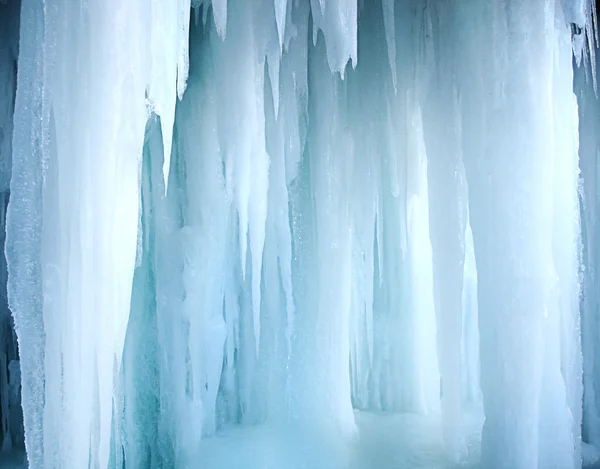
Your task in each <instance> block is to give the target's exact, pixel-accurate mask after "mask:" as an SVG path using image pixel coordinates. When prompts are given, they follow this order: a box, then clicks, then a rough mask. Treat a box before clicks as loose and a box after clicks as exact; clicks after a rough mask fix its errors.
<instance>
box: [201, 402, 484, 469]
mask: <svg viewBox="0 0 600 469" xmlns="http://www.w3.org/2000/svg"><path fill="white" fill-rule="evenodd" d="M356 422H357V426H358V429H359V437H358V439H357V440H356V441H353V442H352V443H349V444H341V443H339V442H337V443H336V438H335V436H331V435H330V436H327V437H325V436H323V435H316V434H312V435H304V436H302V437H299V434H298V433H296V432H295V433H291V432H289V431H288V432H285V431H278V430H276V429H273V428H268V427H266V426H261V427H254V428H251V427H246V428H243V427H237V428H234V427H232V428H230V429H227V430H225V431H223V432H221V433H220V434H219V435H218V436H217V437H215V438H212V439H209V440H205V442H204V443H203V444H202V447H201V448H200V452H199V454H200V456H199V458H198V459H199V461H198V463H199V464H198V467H202V468H204V469H222V468H224V467H226V468H228V469H413V468H414V469H417V468H424V469H425V468H426V469H450V468H452V469H454V468H457V467H460V468H475V467H477V466H476V463H475V462H476V461H477V460H479V446H480V445H479V438H478V435H479V434H480V430H481V423H482V419H481V418H478V417H476V416H474V415H473V416H471V417H469V418H468V421H467V424H466V433H467V434H468V437H467V440H468V442H469V443H468V451H469V454H468V456H467V459H466V460H465V461H464V462H463V463H462V464H460V465H453V464H450V463H448V461H447V460H446V459H445V458H444V456H443V454H442V452H441V444H440V430H439V418H438V417H437V416H431V417H423V416H416V415H381V414H379V415H376V414H371V413H364V412H357V413H356Z"/></svg>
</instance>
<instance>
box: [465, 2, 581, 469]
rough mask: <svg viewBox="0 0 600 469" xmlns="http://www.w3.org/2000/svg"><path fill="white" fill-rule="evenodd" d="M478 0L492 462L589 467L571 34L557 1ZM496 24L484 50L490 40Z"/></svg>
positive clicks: (470, 8) (468, 52)
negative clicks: (582, 433)
mask: <svg viewBox="0 0 600 469" xmlns="http://www.w3.org/2000/svg"><path fill="white" fill-rule="evenodd" d="M467 3H468V4H467ZM467 3H465V4H461V5H460V7H459V8H458V14H459V18H460V21H459V22H458V23H457V25H460V26H459V31H457V32H456V38H457V40H458V41H459V44H460V47H459V50H460V57H459V60H458V62H457V66H458V69H457V70H458V74H457V76H458V81H459V87H460V90H461V101H460V105H461V114H462V132H463V133H462V135H463V155H464V161H465V167H466V173H467V179H468V182H469V199H470V205H469V207H470V219H471V226H472V228H473V237H474V244H475V255H476V261H477V272H478V297H479V330H480V336H481V339H480V354H481V387H482V392H483V401H484V408H485V417H486V420H485V425H484V428H483V436H482V458H483V461H482V462H483V464H484V465H486V467H498V468H523V469H525V468H532V467H539V468H546V467H557V468H558V467H578V466H579V464H580V462H579V461H580V459H579V449H578V448H579V445H578V441H579V426H578V424H577V421H578V418H579V417H578V416H577V415H578V410H577V408H578V405H577V404H576V403H577V402H578V400H579V399H580V398H581V393H580V383H579V380H580V375H579V374H578V373H577V371H576V370H577V368H578V366H580V365H578V363H580V358H578V351H577V341H576V339H575V340H574V337H576V336H577V330H578V325H577V321H576V317H577V301H576V300H575V299H576V297H577V296H576V295H577V292H576V290H577V270H576V258H577V249H578V248H577V246H578V244H577V232H578V214H577V208H576V206H577V203H576V198H577V197H576V191H577V167H576V163H575V162H576V159H577V156H576V145H575V142H576V114H575V113H574V98H573V95H572V93H571V86H572V85H571V83H572V81H571V79H570V78H569V77H570V76H571V74H572V71H571V68H570V65H569V59H568V58H569V57H570V54H571V51H570V40H569V36H570V31H569V27H568V25H567V23H566V22H565V20H564V16H563V14H562V9H561V8H560V6H558V8H555V3H554V2H545V1H522V2H512V3H511V5H510V8H506V5H505V4H504V2H467ZM490 34H492V37H493V41H492V43H491V44H492V51H491V52H490V53H486V54H483V55H482V54H481V53H480V52H479V50H478V48H477V44H480V43H481V41H484V40H485V39H486V38H489V36H490ZM559 106H560V111H559V110H558V109H559ZM555 193H556V194H557V196H556V197H554V196H549V194H555ZM558 194H560V196H559V195H558ZM557 198H560V201H558V200H557ZM559 224H560V225H561V226H560V228H559V227H558V225H559ZM559 324H560V325H559ZM561 330H562V331H563V332H562V333H561V332H559V331H561ZM566 363H568V366H567V367H565V364H566ZM565 370H566V371H565ZM571 370H573V371H574V373H572V372H571Z"/></svg>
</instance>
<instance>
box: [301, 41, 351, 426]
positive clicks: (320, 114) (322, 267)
mask: <svg viewBox="0 0 600 469" xmlns="http://www.w3.org/2000/svg"><path fill="white" fill-rule="evenodd" d="M311 55H312V57H311ZM309 58H310V61H311V62H310V65H309V72H310V75H309V87H310V90H311V92H314V95H313V96H314V101H313V104H314V107H311V108H309V114H310V128H309V134H310V135H312V138H310V139H309V140H308V145H309V148H308V149H307V153H306V154H305V157H304V159H303V162H302V165H301V172H300V175H299V176H298V177H299V182H298V184H299V186H298V193H297V194H296V196H295V197H294V199H295V200H293V207H294V208H293V214H292V216H293V218H294V219H295V220H296V223H295V224H294V225H293V228H294V229H293V236H294V251H295V252H296V253H297V256H298V257H297V261H296V262H295V263H294V266H295V270H296V272H295V275H294V295H295V299H296V301H297V304H296V311H297V319H296V322H295V325H296V334H295V337H296V340H295V342H294V347H295V352H294V358H293V363H294V367H295V370H294V374H293V384H292V388H293V389H294V395H293V398H294V402H295V405H294V407H295V415H294V416H293V417H294V419H295V420H299V421H300V422H301V424H303V425H306V426H307V428H313V429H315V430H317V429H318V431H319V432H321V431H322V432H324V433H323V435H324V436H325V435H334V434H337V435H343V436H351V435H354V434H355V432H356V426H355V423H354V415H353V412H352V403H351V400H350V373H349V369H348V358H349V352H350V350H349V315H350V302H351V272H352V266H351V231H350V228H351V225H350V220H349V206H348V200H349V199H348V197H349V192H348V191H349V187H348V184H347V182H348V178H349V176H350V173H349V169H350V167H351V166H350V161H351V158H352V144H351V141H352V139H351V136H350V135H349V133H348V132H347V131H346V127H345V126H344V124H343V119H344V116H343V115H342V114H341V112H340V111H341V109H340V108H341V103H342V99H343V92H342V90H343V87H344V83H343V82H341V81H340V79H339V77H334V76H333V74H331V73H330V72H329V70H328V65H327V62H326V51H325V43H324V41H323V40H322V37H321V38H319V40H318V41H317V45H316V47H315V48H314V49H311V50H310V52H309ZM311 70H312V72H311ZM332 116H335V118H332ZM317 383H318V384H317ZM311 431H312V430H311Z"/></svg>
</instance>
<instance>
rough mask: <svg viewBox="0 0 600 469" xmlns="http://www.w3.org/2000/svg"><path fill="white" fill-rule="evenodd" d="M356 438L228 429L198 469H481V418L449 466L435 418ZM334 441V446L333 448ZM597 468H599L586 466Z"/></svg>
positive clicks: (8, 461) (367, 416) (387, 424)
mask: <svg viewBox="0 0 600 469" xmlns="http://www.w3.org/2000/svg"><path fill="white" fill-rule="evenodd" d="M356 422H357V426H358V429H359V437H358V439H356V440H355V441H353V442H352V443H349V444H341V443H339V439H337V438H336V437H335V435H329V436H323V435H318V434H315V433H312V434H311V435H304V436H299V433H298V432H292V431H290V430H289V429H288V430H283V429H276V428H272V427H268V426H266V425H260V426H252V427H250V426H248V427H239V426H238V427H230V428H226V429H224V430H223V431H221V432H220V433H219V434H218V435H217V436H216V437H214V438H210V439H207V440H205V441H204V442H203V443H202V445H201V447H200V448H199V451H198V459H197V467H199V468H202V469H224V468H226V469H458V468H462V469H465V468H466V469H480V468H479V466H478V464H477V461H478V460H479V446H480V441H479V435H480V432H481V424H482V422H483V420H482V418H481V417H480V416H479V415H477V414H471V415H469V416H468V417H467V419H466V422H465V434H466V440H467V450H468V455H467V457H466V459H465V461H463V462H462V463H461V464H458V465H456V464H451V463H449V462H448V461H447V460H446V458H445V457H444V455H443V454H442V451H441V444H440V428H439V417H438V416H430V417H423V416H417V415H386V414H372V413H365V412H357V413H356ZM336 441H337V443H336ZM22 461H23V455H21V454H12V455H2V454H0V468H2V469H24V468H25V467H26V466H25V464H23V462H22ZM584 468H585V469H600V463H598V464H595V465H589V466H586V465H584Z"/></svg>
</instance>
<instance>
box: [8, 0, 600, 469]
mask: <svg viewBox="0 0 600 469" xmlns="http://www.w3.org/2000/svg"><path fill="white" fill-rule="evenodd" d="M11 1H12V5H13V10H14V11H12V13H13V14H12V15H10V18H13V19H17V20H18V15H19V12H18V11H16V10H17V8H14V5H16V1H15V0H9V4H8V5H9V6H2V5H0V8H4V9H5V10H6V9H7V8H8V9H10V5H11ZM6 11H9V10H6ZM8 17H9V16H8V15H7V16H6V18H8ZM593 18H594V15H593V14H592V13H591V7H590V6H589V5H586V4H585V3H584V2H583V0H579V1H578V0H572V1H569V0H562V1H561V0H512V1H508V0H467V1H448V0H405V1H394V0H373V1H364V2H358V1H357V0H310V1H309V0H229V1H227V0H213V2H212V4H210V1H202V0H200V1H192V4H190V0H128V1H122V0H86V1H84V0H81V1H79V0H22V5H21V10H20V39H19V40H18V41H17V38H16V32H15V35H14V37H13V38H12V40H14V43H13V44H17V42H18V48H19V52H18V57H19V60H18V79H17V87H16V101H15V108H14V117H13V120H12V121H10V115H11V114H12V107H11V106H12V96H11V94H12V92H11V91H10V90H8V91H6V90H5V92H4V93H2V94H0V105H1V106H4V107H1V106H0V119H5V120H6V119H8V120H6V122H7V123H5V122H4V121H2V120H0V128H2V129H7V128H8V127H6V126H7V125H9V124H10V122H14V135H13V138H12V152H11V150H10V148H8V149H6V148H5V147H6V143H4V144H3V145H4V146H0V151H2V164H5V162H8V163H9V165H10V158H11V153H12V177H11V179H10V194H11V199H10V204H9V208H8V214H7V225H6V226H7V228H6V231H7V246H6V256H7V261H8V273H9V277H8V297H9V302H10V307H11V310H12V312H13V314H14V317H15V326H16V332H17V335H18V340H19V346H20V355H21V370H22V396H23V409H24V423H25V432H26V447H27V455H28V460H29V468H30V469H40V468H46V469H51V468H61V469H71V468H72V469H81V468H83V467H95V468H99V469H106V468H109V467H111V468H112V467H115V468H121V467H127V468H128V469H136V468H140V469H141V468H159V467H161V468H177V469H179V468H187V467H195V466H194V461H195V459H196V451H197V448H198V446H199V442H200V440H201V439H202V438H205V437H207V436H210V435H212V434H214V433H215V431H216V430H217V429H218V427H219V426H220V425H222V424H224V423H227V422H236V423H238V422H239V423H260V422H273V423H286V424H290V425H291V424H293V425H298V426H299V427H307V428H311V429H312V430H313V431H314V432H317V433H318V432H323V434H331V433H332V432H333V433H335V434H340V435H343V436H348V437H351V436H353V435H354V434H355V433H356V426H355V423H354V414H353V407H355V408H361V409H371V410H386V411H398V412H402V411H411V412H420V413H428V412H433V411H436V410H437V409H440V410H441V415H442V425H443V437H444V445H445V448H446V450H447V453H448V455H449V457H450V458H451V459H455V460H459V459H460V458H461V457H462V455H463V454H464V452H465V450H466V446H465V441H464V439H463V437H462V435H461V430H462V423H461V418H462V413H463V408H464V407H465V405H466V403H467V402H475V403H476V402H478V401H480V400H482V402H483V408H484V412H485V417H486V421H485V425H484V430H483V435H482V459H483V466H484V467H486V468H510V469H534V468H539V469H542V468H544V469H546V468H551V467H556V468H561V469H567V468H576V467H579V466H580V465H581V455H580V448H581V431H580V428H581V421H582V410H581V407H582V406H581V400H582V352H581V342H580V326H579V320H578V318H579V313H578V312H579V272H578V268H579V267H578V258H579V255H580V239H579V232H580V226H579V202H578V193H577V189H578V174H579V171H578V153H577V149H578V115H577V103H576V99H575V95H574V94H573V92H572V87H573V71H572V66H571V60H572V56H573V52H575V56H576V57H578V58H579V59H580V58H581V57H582V56H583V55H585V51H588V52H591V51H593V50H594V46H593V42H594V38H593V37H592V34H593V30H594V28H593V26H594V25H593ZM1 19H2V20H4V17H3V18H1ZM572 24H574V25H575V28H574V29H575V30H576V31H575V33H576V34H575V39H574V40H573V41H572V37H571V36H572V31H571V30H572V27H571V25H572ZM2 32H3V31H2V30H0V35H1V33H2ZM1 47H2V45H1V44H0V48H1ZM188 49H189V50H188ZM7 57H9V55H7ZM0 60H4V55H2V49H0ZM7 60H9V59H7ZM7 63H8V62H7ZM586 63H587V62H586ZM590 63H592V64H594V63H595V61H594V60H592V61H591V62H590ZM3 66H4V64H2V63H0V76H1V73H2V72H3V70H4V69H3V68H2V67H3ZM592 70H594V77H595V68H594V67H592ZM8 82H10V81H7V83H8ZM2 83H3V82H2V80H0V86H1V84H2ZM5 108H6V109H10V114H9V117H8V118H7V117H6V116H4V114H3V112H4V111H5V110H6V109H5ZM3 125H4V127H2V126H3ZM0 144H2V140H0ZM0 169H2V172H1V174H2V176H3V177H4V175H5V172H4V169H5V168H4V167H2V168H0ZM2 180H4V179H2ZM2 187H4V186H2ZM471 233H472V234H471ZM475 260H476V262H477V269H475ZM590 353H593V350H592V352H590ZM480 365H481V366H480ZM480 368H481V373H480V372H479V369H480ZM440 382H441V389H440ZM440 395H441V398H440Z"/></svg>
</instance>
